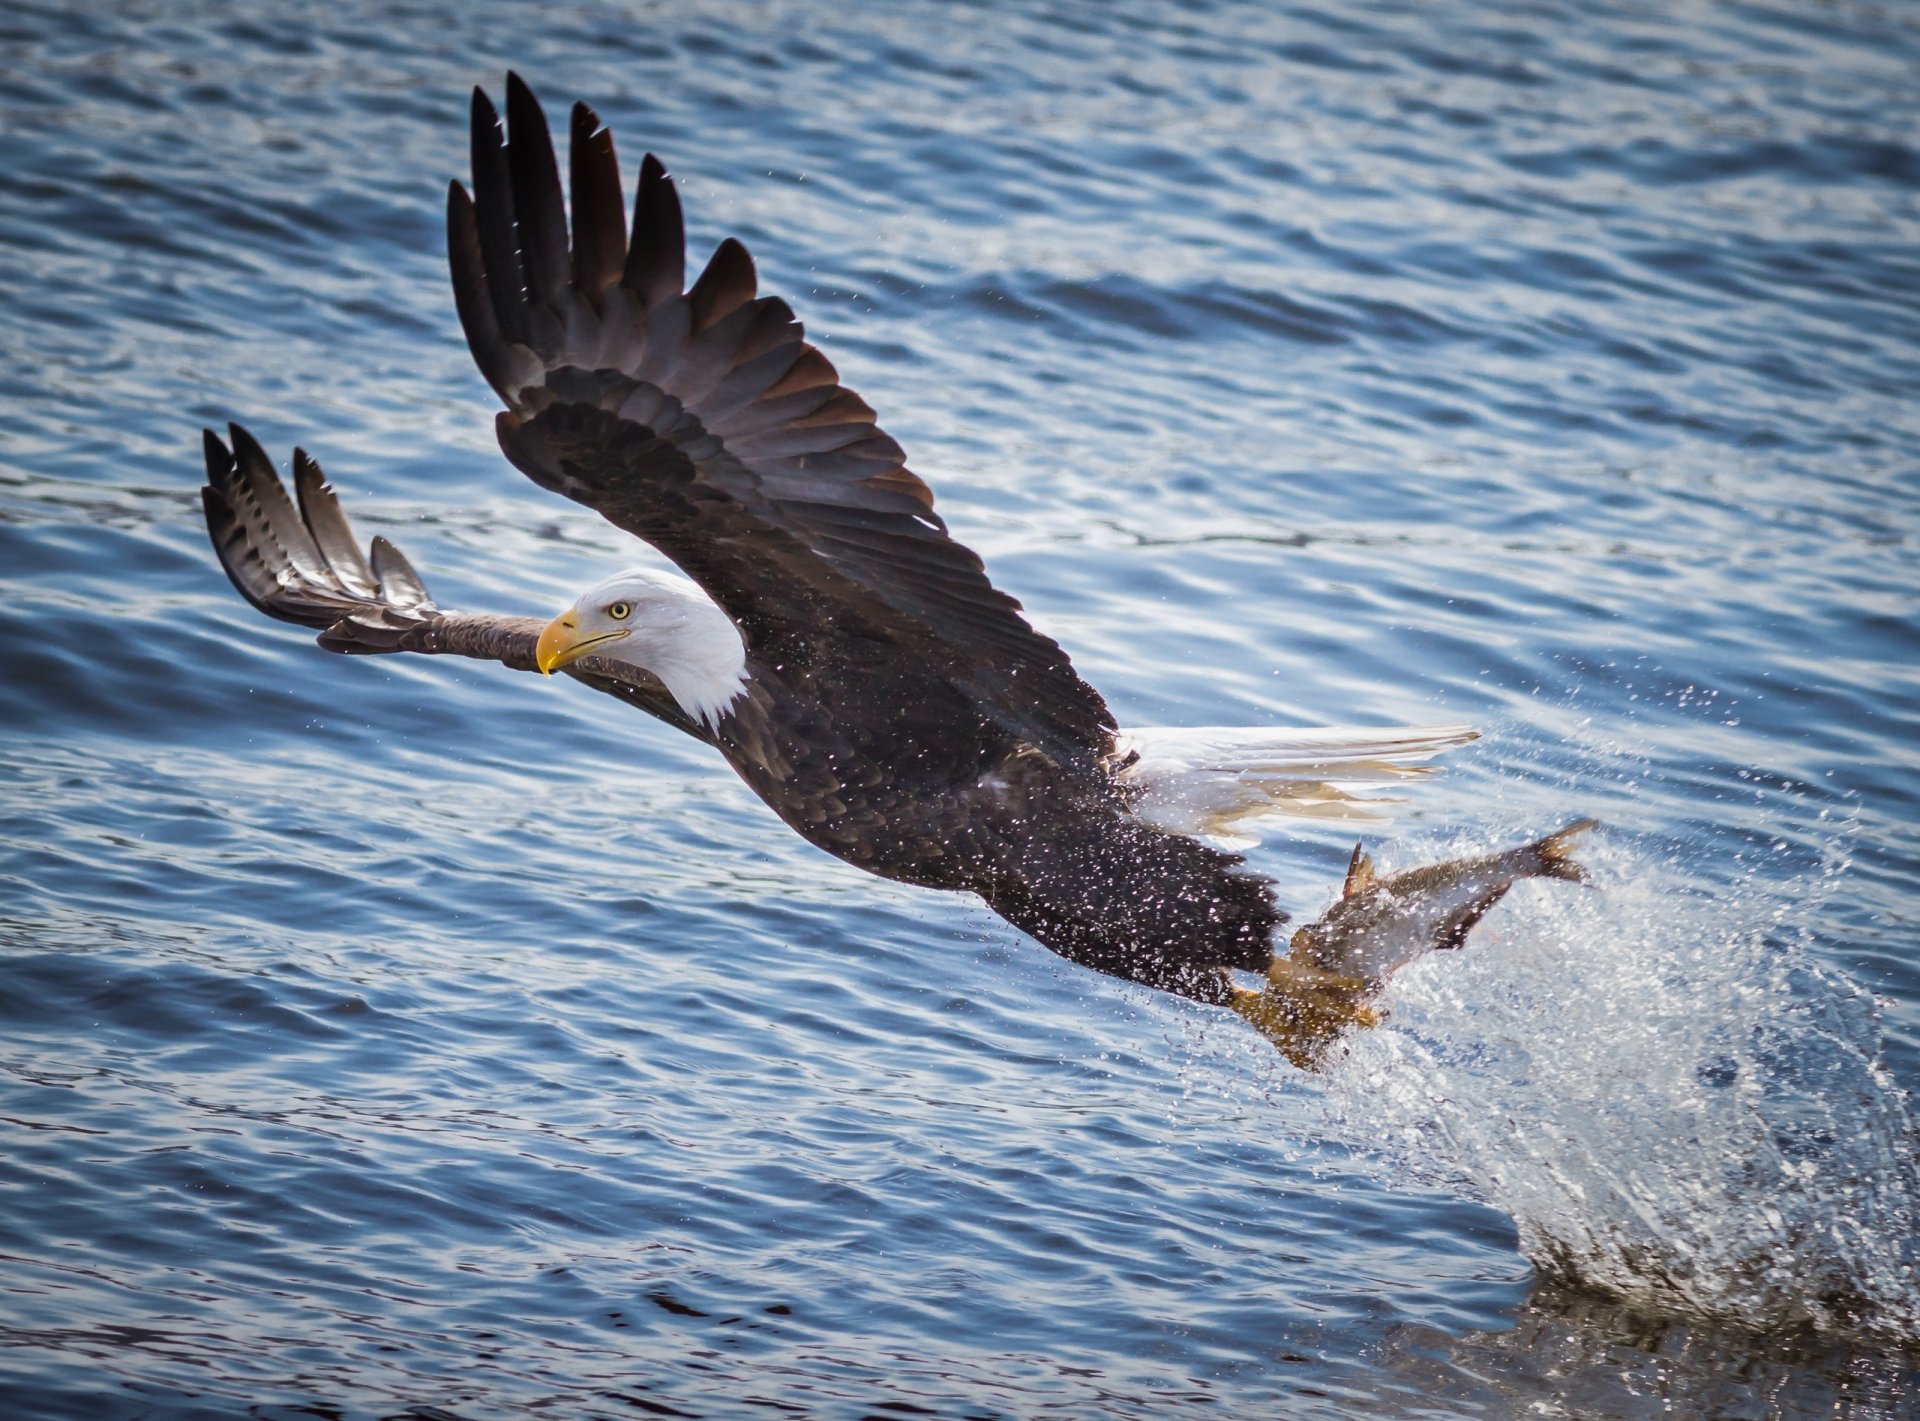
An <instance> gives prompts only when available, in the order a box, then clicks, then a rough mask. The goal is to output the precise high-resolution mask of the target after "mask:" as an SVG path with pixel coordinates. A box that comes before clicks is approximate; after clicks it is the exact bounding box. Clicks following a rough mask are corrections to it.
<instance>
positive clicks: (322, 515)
mask: <svg viewBox="0 0 1920 1421" xmlns="http://www.w3.org/2000/svg"><path fill="white" fill-rule="evenodd" d="M293 491H294V494H295V496H296V497H297V498H298V499H299V501H300V516H301V517H302V518H303V519H305V520H306V525H307V531H308V532H310V533H311V534H313V541H314V542H315V543H316V544H317V545H318V546H319V548H320V553H321V556H323V557H324V558H326V560H327V564H328V566H329V567H331V568H332V569H333V575H334V576H335V577H336V578H338V579H339V581H340V584H341V585H342V586H343V587H345V588H346V589H347V591H349V592H351V593H354V594H355V595H357V596H361V597H373V596H375V595H377V593H378V592H379V586H380V584H379V579H378V578H376V577H375V576H374V575H373V569H372V568H371V567H370V566H368V564H367V559H366V556H365V554H363V553H362V552H361V551H360V544H359V543H358V542H357V541H356V540H355V539H354V536H353V525H352V524H351V523H349V522H348V521H347V515H346V511H345V510H344V509H342V508H341V507H340V500H339V499H338V498H336V497H334V493H333V486H332V485H331V484H329V483H328V482H327V476H326V475H325V474H323V473H322V472H321V471H320V466H319V464H317V463H315V462H314V460H313V458H312V456H311V455H309V454H308V453H307V451H306V450H304V449H295V450H294V451H293Z"/></svg>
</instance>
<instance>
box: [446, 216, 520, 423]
mask: <svg viewBox="0 0 1920 1421" xmlns="http://www.w3.org/2000/svg"><path fill="white" fill-rule="evenodd" d="M447 267H448V270H449V271H450V272H451V273H452V274H453V305H454V309H455V310H456V311H458V312H459V314H460V329H461V330H463V331H464V332H466V336H467V348H468V349H470V350H471V351H472V352H473V361H474V364H476V365H478V366H479V367H480V373H481V375H483V376H484V377H485V378H486V381H487V383H488V384H489V385H491V386H493V389H494V393H495V394H497V395H499V396H500V398H501V399H503V400H506V401H507V402H508V403H512V402H513V397H514V395H515V393H517V392H516V391H514V390H512V389H511V388H510V386H511V384H512V372H513V352H512V351H511V350H510V349H509V348H508V346H507V340H506V336H505V334H504V333H503V332H502V331H501V329H500V319H499V316H498V314H497V313H496V311H495V307H494V300H493V294H492V292H491V291H490V290H489V288H488V283H487V264H486V258H485V257H484V256H483V254H482V248H481V242H480V225H479V219H478V217H477V215H476V214H475V212H474V206H473V199H472V198H470V197H468V196H467V190H466V189H465V188H463V187H461V186H460V184H459V183H457V182H450V183H448V184H447Z"/></svg>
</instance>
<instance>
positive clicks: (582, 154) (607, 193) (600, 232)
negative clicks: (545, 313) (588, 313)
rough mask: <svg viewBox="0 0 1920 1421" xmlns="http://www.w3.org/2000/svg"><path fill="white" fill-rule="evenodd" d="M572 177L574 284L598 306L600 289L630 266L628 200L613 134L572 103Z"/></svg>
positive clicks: (590, 114) (570, 159) (608, 284)
mask: <svg viewBox="0 0 1920 1421" xmlns="http://www.w3.org/2000/svg"><path fill="white" fill-rule="evenodd" d="M568 177H569V179H570V180H571V182H572V186H573V284H574V286H575V287H577V288H578V289H579V290H580V291H581V292H583V293H585V294H586V295H587V296H588V297H590V298H591V299H592V300H593V302H594V304H595V306H596V308H597V307H598V305H599V302H600V293H601V292H603V291H605V290H606V289H607V288H608V287H609V286H611V285H613V284H614V283H615V282H616V281H618V280H619V279H620V275H621V273H622V272H623V271H624V270H625V269H626V264H627V229H626V199H625V198H623V197H622V196H621V194H620V160H619V158H618V157H617V156H616V155H615V153H614V149H613V133H612V132H611V131H610V130H609V129H608V128H606V126H605V125H603V124H602V123H601V122H600V117H599V115H598V114H596V113H594V111H593V110H592V109H590V108H588V107H587V106H586V105H585V104H575V105H574V106H573V137H572V143H571V145H570V147H569V149H568Z"/></svg>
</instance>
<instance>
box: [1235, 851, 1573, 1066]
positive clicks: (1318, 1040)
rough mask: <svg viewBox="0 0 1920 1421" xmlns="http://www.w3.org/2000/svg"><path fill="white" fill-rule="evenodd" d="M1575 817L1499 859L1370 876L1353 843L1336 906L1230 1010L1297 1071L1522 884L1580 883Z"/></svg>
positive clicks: (1298, 936) (1373, 1021) (1369, 1016)
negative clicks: (1419, 962)
mask: <svg viewBox="0 0 1920 1421" xmlns="http://www.w3.org/2000/svg"><path fill="white" fill-rule="evenodd" d="M1594 823H1595V821H1594V820H1592V819H1581V820H1578V821H1576V822H1575V823H1572V824H1569V825H1567V827H1566V828H1564V829H1561V830H1558V831H1557V832H1555V833H1552V834H1548V835H1547V836H1546V837H1545V838H1541V839H1536V840H1534V841H1533V842H1532V843H1530V844H1522V845H1520V846H1519V847H1518V848H1514V849H1508V850H1507V851H1506V852H1504V853H1498V854H1485V855H1481V856H1480V857H1477V858H1465V859H1452V860H1449V861H1448V862H1446V863H1438V864H1430V865H1428V866H1426V867H1424V868H1412V869H1408V870H1406V871H1405V872H1403V873H1396V874H1391V875H1389V876H1388V877H1385V878H1381V877H1378V876H1377V875H1376V874H1375V873H1374V871H1373V861H1372V859H1370V858H1368V857H1367V854H1366V852H1365V850H1364V849H1362V848H1361V847H1360V846H1359V845H1357V844H1356V845H1355V846H1354V850H1353V858H1352V860H1351V861H1350V862H1349V863H1348V865H1347V878H1346V882H1345V884H1344V885H1343V886H1342V888H1341V892H1340V899H1339V901H1338V902H1336V903H1335V904H1334V905H1333V906H1332V907H1331V908H1329V909H1328V910H1327V911H1326V912H1325V913H1323V914H1322V915H1321V916H1320V918H1319V919H1318V920H1317V921H1315V922H1312V923H1309V924H1308V925H1307V926H1306V927H1303V928H1301V929H1300V930H1299V931H1298V932H1296V933H1295V934H1294V935H1293V939H1292V941H1291V943H1290V944H1289V945H1288V951H1287V952H1286V954H1285V955H1284V956H1280V957H1276V958H1274V960H1273V963H1272V965H1271V966H1270V967H1269V968H1268V969H1267V984H1266V986H1265V988H1264V989H1262V990H1260V991H1257V992H1256V991H1249V990H1246V989H1244V988H1243V989H1239V990H1237V991H1236V992H1235V994H1234V998H1233V1002H1232V1006H1233V1008H1234V1010H1235V1011H1237V1012H1238V1013H1239V1014H1240V1015H1241V1016H1243V1017H1245V1018H1246V1019H1247V1020H1248V1021H1250V1022H1252V1023H1253V1025H1254V1026H1256V1027H1257V1028H1259V1030H1260V1031H1261V1032H1262V1033H1263V1034H1265V1035H1266V1036H1267V1037H1268V1038H1269V1039H1271V1040H1272V1041H1273V1042H1274V1044H1275V1045H1277V1046H1279V1047H1280V1049H1281V1050H1282V1051H1283V1052H1285V1053H1286V1055H1287V1058H1288V1059H1289V1060H1291V1061H1292V1062H1293V1063H1294V1064H1295V1065H1297V1066H1300V1067H1301V1068H1303V1069H1306V1070H1311V1069H1313V1068H1314V1067H1315V1066H1317V1065H1318V1063H1319V1061H1320V1058H1321V1056H1322V1055H1323V1054H1324V1052H1325V1050H1326V1048H1327V1047H1328V1046H1329V1045H1331V1044H1332V1042H1333V1040H1334V1039H1335V1037H1337V1036H1338V1035H1339V1034H1340V1032H1342V1031H1343V1030H1345V1029H1346V1028H1348V1027H1351V1026H1375V1025H1378V1023H1379V1020H1380V1017H1379V1014H1378V1013H1377V1012H1375V1011H1374V1010H1373V1009H1372V1007H1371V1005H1370V1003H1371V1002H1372V1000H1373V999H1374V998H1375V997H1377V996H1378V995H1379V994H1380V992H1381V990H1382V989H1383V988H1384V987H1385V986H1386V984H1387V980H1388V979H1389V978H1390V977H1392V975H1393V974H1394V973H1395V972H1397V971H1399V970H1400V969H1401V968H1402V967H1405V966H1406V965H1407V964H1408V963H1409V962H1412V961H1414V960H1415V959H1416V958H1420V957H1424V956H1426V954H1428V953H1429V952H1439V951H1443V950H1445V949H1448V948H1455V947H1459V946H1460V945H1461V944H1462V943H1464V942H1465V941H1466V940H1467V934H1468V933H1470V932H1472V931H1473V928H1474V925H1475V924H1477V923H1478V922H1479V921H1480V919H1481V918H1483V917H1485V916H1486V914H1487V911H1488V910H1489V909H1490V908H1492V907H1493V905H1494V904H1496V903H1498V902H1499V901H1500V900H1501V899H1502V898H1504V897H1505V896H1506V893H1507V890H1508V889H1509V888H1511V887H1513V885H1514V883H1515V882H1516V881H1517V880H1519V879H1522V878H1551V879H1558V880H1560V881H1562V882H1566V883H1585V882H1587V881H1588V875H1587V871H1586V870H1585V869H1584V868H1582V867H1581V866H1580V865H1579V864H1578V863H1577V862H1575V861H1574V858H1573V840H1574V839H1575V838H1576V837H1577V836H1579V835H1580V834H1583V833H1585V832H1586V831H1587V830H1589V829H1591V828H1593V827H1594Z"/></svg>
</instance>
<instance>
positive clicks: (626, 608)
mask: <svg viewBox="0 0 1920 1421" xmlns="http://www.w3.org/2000/svg"><path fill="white" fill-rule="evenodd" d="M607 615H608V616H609V617H612V618H613V619H614V620H615V621H616V622H624V621H625V620H626V619H627V618H628V617H630V616H632V615H633V603H631V602H613V603H610V604H609V605H608V607H607Z"/></svg>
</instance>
